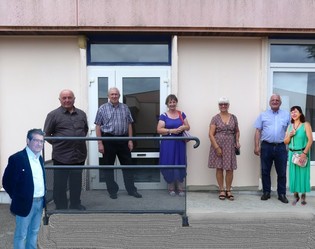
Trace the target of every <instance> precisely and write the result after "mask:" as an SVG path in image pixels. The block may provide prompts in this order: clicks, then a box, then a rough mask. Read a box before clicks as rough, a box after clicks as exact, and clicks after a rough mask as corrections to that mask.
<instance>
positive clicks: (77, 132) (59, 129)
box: [44, 106, 89, 164]
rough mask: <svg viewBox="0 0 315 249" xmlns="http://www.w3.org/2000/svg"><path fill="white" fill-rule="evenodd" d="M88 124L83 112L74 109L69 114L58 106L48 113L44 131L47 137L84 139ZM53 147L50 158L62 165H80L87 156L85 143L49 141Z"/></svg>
mask: <svg viewBox="0 0 315 249" xmlns="http://www.w3.org/2000/svg"><path fill="white" fill-rule="evenodd" d="M88 129H89V128H88V122H87V117H86V114H85V112H84V111H82V110H80V109H78V108H74V111H73V112H72V113H70V112H69V111H68V110H66V109H65V108H63V107H62V106H60V107H59V108H57V109H55V110H53V111H51V112H50V113H48V115H47V118H46V121H45V125H44V131H45V133H46V135H47V136H48V137H50V136H52V137H85V136H86V135H87V132H88ZM48 142H49V143H51V144H52V146H53V151H52V158H53V159H54V160H56V161H58V162H61V163H64V164H75V163H82V162H84V161H85V159H86V156H87V148H86V141H83V140H81V141H80V140H49V141H48Z"/></svg>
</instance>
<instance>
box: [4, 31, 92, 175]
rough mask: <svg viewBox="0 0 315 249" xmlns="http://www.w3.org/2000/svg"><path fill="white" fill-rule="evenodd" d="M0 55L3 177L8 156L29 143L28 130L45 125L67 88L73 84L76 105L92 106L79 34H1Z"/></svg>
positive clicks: (85, 107) (83, 107) (80, 106)
mask: <svg viewBox="0 0 315 249" xmlns="http://www.w3.org/2000/svg"><path fill="white" fill-rule="evenodd" d="M0 54H1V56H0V106H1V112H0V119H1V125H0V137H1V140H0V155H1V158H0V165H1V166H0V175H1V176H2V173H3V171H4V168H5V167H6V165H7V160H8V156H9V155H11V154H13V153H15V152H17V151H18V150H21V149H23V148H24V147H25V146H26V133H27V131H28V130H29V129H31V128H43V125H44V121H45V118H46V115H47V113H48V112H49V111H51V110H52V109H54V108H57V107H58V106H60V103H59V100H58V95H59V92H60V91H61V90H62V89H64V88H70V89H72V90H73V91H74V93H75V95H76V106H77V107H79V108H81V109H84V110H86V109H87V106H86V95H85V94H86V90H84V87H87V86H86V85H87V84H84V85H83V84H82V83H81V81H82V69H81V67H80V63H81V62H80V60H81V59H80V49H79V47H78V38H77V37H63V38H56V37H0ZM85 68H86V67H85ZM83 80H84V79H83ZM85 82H86V80H84V83H85Z"/></svg>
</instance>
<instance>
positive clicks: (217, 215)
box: [0, 191, 315, 249]
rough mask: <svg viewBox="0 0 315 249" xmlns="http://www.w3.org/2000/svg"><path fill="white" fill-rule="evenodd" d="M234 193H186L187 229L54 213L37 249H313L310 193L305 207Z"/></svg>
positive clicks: (314, 204) (6, 226) (168, 221)
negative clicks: (230, 196)
mask: <svg viewBox="0 0 315 249" xmlns="http://www.w3.org/2000/svg"><path fill="white" fill-rule="evenodd" d="M141 192H143V191H141ZM144 194H145V193H144ZM233 194H234V196H235V200H234V201H229V200H224V201H221V200H219V199H218V193H217V192H215V191H210V192H188V194H187V215H188V220H189V226H187V227H183V226H182V218H181V216H180V215H178V214H119V213H115V214H109V213H106V214H104V213H97V214H91V213H89V214H78V213H73V214H53V215H51V216H50V219H49V224H48V225H43V226H42V227H41V230H40V234H39V248H45V249H46V248H47V249H48V248H54V249H55V248H58V249H69V248H76V249H79V248H81V249H82V248H85V249H103V248H135V249H136V248H137V249H141V248H196V249H199V248H258V249H260V248H275V249H277V248H286V249H288V248H289V249H291V248H292V249H293V248H294V249H295V248H315V218H314V214H315V193H314V192H312V193H311V194H310V195H308V196H307V202H308V203H307V205H305V206H302V205H301V204H300V202H299V203H298V204H297V205H296V206H292V205H291V203H289V204H283V203H281V202H280V201H278V200H277V195H276V194H273V195H272V196H271V199H269V200H267V201H261V200H260V192H257V191H233ZM121 198H122V197H121ZM144 198H145V195H144ZM174 198H180V197H174ZM288 199H289V200H290V201H292V199H293V197H292V195H289V196H288ZM160 201H162V200H160ZM8 208H9V206H8V205H4V204H3V205H0V212H1V213H0V222H1V223H0V224H1V225H0V248H1V249H2V248H3V249H9V248H12V238H13V230H14V218H13V216H12V215H10V213H9V210H8Z"/></svg>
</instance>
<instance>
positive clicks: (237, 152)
mask: <svg viewBox="0 0 315 249" xmlns="http://www.w3.org/2000/svg"><path fill="white" fill-rule="evenodd" d="M232 117H233V119H234V123H235V125H236V119H235V116H234V115H233V114H232ZM234 141H235V142H236V133H235V132H234ZM240 154H241V149H240V148H236V147H235V155H237V156H239V155H240Z"/></svg>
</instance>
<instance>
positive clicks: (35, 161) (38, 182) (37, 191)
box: [26, 146, 45, 197]
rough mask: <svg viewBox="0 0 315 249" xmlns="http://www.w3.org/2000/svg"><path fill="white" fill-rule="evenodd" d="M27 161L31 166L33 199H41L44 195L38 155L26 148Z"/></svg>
mask: <svg viewBox="0 0 315 249" xmlns="http://www.w3.org/2000/svg"><path fill="white" fill-rule="evenodd" d="M26 152H27V156H28V160H29V162H30V165H31V170H32V175H33V182H34V195H33V197H43V196H44V194H45V186H44V176H43V169H42V166H41V164H40V161H39V156H40V153H38V154H34V152H33V151H31V149H30V148H29V147H28V146H26Z"/></svg>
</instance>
